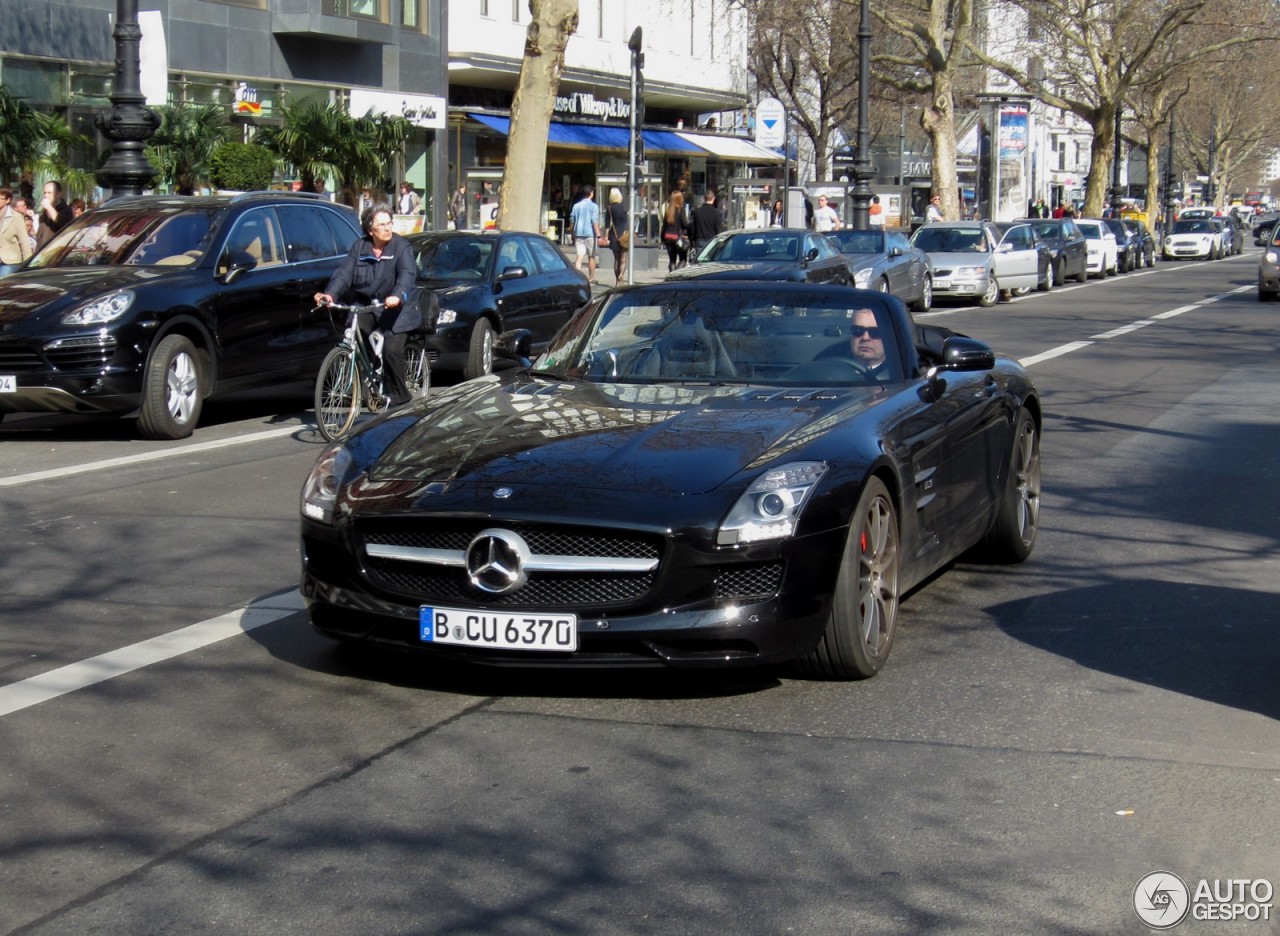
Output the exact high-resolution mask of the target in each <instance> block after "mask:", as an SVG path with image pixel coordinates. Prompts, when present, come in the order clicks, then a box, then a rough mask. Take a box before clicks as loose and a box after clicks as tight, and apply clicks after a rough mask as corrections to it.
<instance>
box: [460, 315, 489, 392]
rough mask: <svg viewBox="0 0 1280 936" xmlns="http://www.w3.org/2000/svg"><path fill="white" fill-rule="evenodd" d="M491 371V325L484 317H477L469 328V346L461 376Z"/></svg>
mask: <svg viewBox="0 0 1280 936" xmlns="http://www.w3.org/2000/svg"><path fill="white" fill-rule="evenodd" d="M491 373H493V326H492V325H490V324H489V320H488V319H486V318H482V319H477V320H476V326H475V328H473V329H472V330H471V346H470V348H469V349H468V352H467V365H466V367H464V368H463V370H462V376H463V377H465V378H466V379H467V380H470V379H471V378H473V377H483V376H484V375H485V374H491Z"/></svg>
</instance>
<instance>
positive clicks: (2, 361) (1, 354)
mask: <svg viewBox="0 0 1280 936" xmlns="http://www.w3.org/2000/svg"><path fill="white" fill-rule="evenodd" d="M44 366H45V365H44V361H42V360H41V359H40V355H38V354H36V353H35V352H34V351H30V350H28V349H27V348H4V347H0V371H4V372H5V373H13V372H14V371H32V370H39V369H40V368H42V367H44Z"/></svg>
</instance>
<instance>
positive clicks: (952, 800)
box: [0, 254, 1280, 936]
mask: <svg viewBox="0 0 1280 936" xmlns="http://www.w3.org/2000/svg"><path fill="white" fill-rule="evenodd" d="M1255 279H1256V255H1254V256H1251V255H1250V254H1246V256H1245V257H1243V258H1234V259H1227V260H1223V261H1218V262H1214V263H1184V264H1161V265H1159V266H1158V267H1157V269H1155V270H1154V271H1148V272H1142V273H1137V274H1129V275H1127V276H1123V277H1119V278H1117V279H1111V280H1107V281H1091V282H1090V283H1088V284H1086V285H1083V286H1073V287H1069V288H1066V289H1061V290H1054V291H1053V292H1052V293H1049V294H1040V295H1033V296H1030V297H1027V298H1026V299H1025V300H1020V301H1016V302H1013V303H1009V304H1003V303H1002V304H1000V305H999V306H997V307H995V308H993V309H989V310H982V309H975V308H956V309H940V310H937V311H935V312H934V313H930V315H929V317H928V319H927V320H929V321H934V322H938V323H942V324H946V325H949V326H951V327H953V328H956V329H958V330H961V331H965V332H968V333H970V334H973V335H975V336H977V337H981V338H984V339H986V340H988V341H990V342H991V343H992V344H994V345H996V346H997V347H998V348H1000V349H1002V350H1004V351H1007V352H1009V353H1011V354H1012V355H1014V356H1016V357H1018V358H1020V359H1023V360H1024V361H1027V362H1029V363H1030V372H1031V373H1032V375H1033V376H1034V378H1035V379H1036V381H1037V382H1038V384H1039V386H1040V388H1041V390H1042V392H1043V397H1044V404H1045V410H1046V428H1045V436H1044V446H1043V453H1044V497H1043V514H1042V527H1041V532H1040V540H1039V544H1038V546H1037V550H1036V553H1035V554H1034V555H1033V557H1032V559H1031V560H1030V561H1029V562H1028V563H1026V564H1025V565H1022V566H1019V567H1016V568H994V569H993V568H989V567H982V566H971V565H964V564H960V565H956V566H954V567H953V568H951V569H949V570H948V571H946V572H945V573H944V574H942V575H940V576H939V577H937V578H936V579H934V580H933V581H931V582H930V583H928V584H927V585H926V586H925V587H923V588H921V589H920V590H919V591H918V592H916V593H915V594H914V595H912V596H911V597H910V598H909V599H908V600H907V601H906V602H905V603H904V605H903V607H902V619H901V624H900V629H899V633H898V638H897V642H896V644H895V647H894V651H893V657H892V659H891V660H890V661H889V663H888V665H887V667H886V668H885V670H884V671H883V672H882V673H881V674H880V675H879V676H877V677H876V678H875V679H873V680H870V681H867V682H862V683H823V682H815V681H806V680H799V679H795V678H791V677H789V676H787V675H785V674H783V673H779V672H774V671H765V672H738V673H728V674H723V673H720V674H717V673H702V674H671V673H665V672H661V671H646V672H640V673H629V674H621V675H620V674H617V673H609V674H607V675H598V674H593V673H573V672H569V673H546V672H536V673H530V674H522V673H512V672H507V671H498V672H488V671H472V670H446V669H442V668H440V667H438V666H434V665H431V664H429V663H424V662H422V661H419V660H413V659H402V658H399V657H385V656H379V655H367V654H354V655H353V654H351V653H349V652H348V651H344V650H342V649H340V648H337V647H335V646H334V645H332V644H330V643H329V642H327V641H326V640H324V639H322V638H320V637H318V636H315V635H314V634H312V632H311V631H310V629H309V627H308V626H307V624H306V622H305V617H304V615H302V614H300V613H298V612H297V610H296V609H297V607H298V603H297V599H296V594H294V593H293V589H294V587H295V585H296V581H297V563H298V559H297V545H296V532H297V520H296V515H297V498H298V490H299V487H300V485H301V481H302V478H303V476H304V475H305V473H306V471H307V469H308V468H309V467H310V464H311V462H312V461H313V460H314V458H315V455H316V454H317V452H318V450H319V444H318V440H317V438H316V437H315V435H314V433H313V432H312V430H311V429H310V428H309V426H308V422H307V420H308V414H307V412H306V410H305V407H306V406H307V405H308V391H307V389H306V388H302V389H301V391H300V392H291V391H289V390H285V391H282V392H281V393H280V394H279V395H278V396H277V397H276V398H275V399H272V400H268V401H256V402H247V403H241V404H236V405H225V404H224V405H221V406H216V407H210V408H209V410H207V415H208V419H209V423H208V424H207V425H206V426H204V427H202V428H201V429H200V430H199V431H198V432H197V434H196V436H195V438H194V439H193V440H191V441H190V442H189V443H152V442H142V441H138V440H136V439H135V438H134V437H133V435H132V433H131V430H130V427H129V425H128V424H127V423H115V422H110V423H102V422H91V421H82V420H76V419H69V418H59V419H49V418H39V419H32V418H23V419H15V418H12V417H11V418H9V419H7V420H5V421H4V422H3V423H0V531H2V533H3V537H2V539H0V932H4V933H10V932H22V933H39V934H64V933H65V934H84V933H111V934H115V933H119V934H150V933H179V932H181V933H195V932H210V933H237V934H238V933H246V934H248V933H252V934H259V933H260V934H277V933H306V934H308V936H321V934H330V933H332V934H346V933H422V934H446V933H447V934H472V933H474V934H495V933H502V934H507V933H512V934H537V933H558V934H563V933H570V934H572V933H582V934H599V933H625V934H633V933H662V934H682V933H699V934H705V933H733V934H782V933H797V934H849V933H867V934H917V933H937V934H991V933H996V932H1010V933H1037V934H1039V933H1044V934H1066V933H1096V934H1116V933H1143V932H1149V930H1148V929H1147V928H1146V927H1145V926H1144V925H1143V923H1142V922H1141V921H1140V920H1139V919H1138V918H1137V915H1136V914H1135V912H1134V909H1133V899H1134V889H1135V886H1136V885H1137V883H1138V881H1139V879H1140V878H1142V877H1143V876H1144V875H1146V874H1148V873H1149V872H1152V871H1156V870H1166V871H1171V872H1174V873H1177V874H1178V875H1180V876H1181V877H1182V878H1183V879H1184V880H1185V881H1187V882H1188V884H1190V885H1191V887H1192V888H1194V887H1195V886H1196V884H1197V883H1198V882H1199V881H1200V880H1201V879H1207V880H1208V881H1209V882H1210V883H1211V884H1212V882H1214V881H1215V880H1222V881H1225V880H1226V879H1246V880H1252V879H1260V878H1265V879H1268V880H1269V881H1270V882H1271V883H1272V884H1276V885H1280V841H1278V839H1280V806H1277V803H1280V678H1278V676H1277V674H1278V672H1280V666H1278V665H1277V664H1278V663H1280V641H1278V640H1277V636H1278V630H1280V537H1278V535H1277V530H1278V529H1280V523H1278V521H1280V495H1278V494H1277V487H1276V484H1275V479H1276V477H1277V474H1278V473H1280V472H1278V471H1277V469H1278V468H1280V464H1278V457H1277V452H1278V451H1280V446H1278V445H1277V442H1278V441H1280V439H1278V436H1280V380H1278V379H1277V351H1278V350H1280V344H1278V341H1280V336H1278V329H1277V322H1278V321H1280V307H1277V306H1275V305H1273V304H1262V303H1259V302H1258V301H1257V299H1256V295H1255V291H1254V288H1253V287H1254V284H1255ZM246 608H248V610H243V609H246ZM1276 909H1277V908H1276V907H1275V906H1274V901H1273V906H1272V908H1271V910H1272V911H1273V912H1272V913H1271V916H1272V919H1271V920H1268V921H1261V920H1259V921H1245V920H1236V921H1233V922H1211V921H1206V920H1200V919H1193V918H1190V917H1189V918H1188V919H1187V920H1186V921H1185V922H1183V923H1182V924H1181V925H1180V926H1179V927H1178V932H1186V933H1191V934H1196V933H1218V932H1221V933H1238V934H1256V933H1276V932H1280V924H1277V923H1276V922H1275V919H1274V917H1275V913H1274V911H1275V910H1276Z"/></svg>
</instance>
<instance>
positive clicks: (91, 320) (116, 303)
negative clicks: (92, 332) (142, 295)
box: [62, 289, 133, 325]
mask: <svg viewBox="0 0 1280 936" xmlns="http://www.w3.org/2000/svg"><path fill="white" fill-rule="evenodd" d="M131 305H133V291H132V290H129V289H121V290H119V291H117V292H113V293H111V294H110V295H106V296H103V297H102V298H101V299H95V300H94V301H93V302H91V303H89V304H88V305H83V306H81V307H80V308H78V309H75V310H74V311H71V312H68V313H67V314H66V315H64V316H62V324H63V325H105V324H106V323H107V322H114V321H115V320H116V319H118V318H119V317H120V316H122V315H124V314H125V313H126V312H128V311H129V306H131Z"/></svg>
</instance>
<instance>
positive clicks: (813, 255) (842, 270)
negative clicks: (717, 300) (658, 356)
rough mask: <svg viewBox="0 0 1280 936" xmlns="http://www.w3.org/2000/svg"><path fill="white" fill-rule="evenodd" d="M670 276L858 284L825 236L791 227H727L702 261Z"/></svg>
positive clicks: (710, 246)
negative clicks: (732, 229) (735, 228)
mask: <svg viewBox="0 0 1280 936" xmlns="http://www.w3.org/2000/svg"><path fill="white" fill-rule="evenodd" d="M667 279H668V280H680V281H686V280H705V279H716V280H785V281H788V282H793V283H843V284H845V285H850V284H852V283H853V273H852V272H851V271H850V269H849V264H848V263H846V262H845V257H844V255H843V254H842V253H840V251H839V250H838V249H837V248H836V246H835V245H834V244H833V243H832V242H831V240H830V239H829V238H828V237H827V236H826V235H825V234H817V233H814V232H813V231H806V230H800V229H792V228H763V229H760V230H750V231H726V232H725V233H723V234H720V235H718V236H717V237H716V238H715V240H713V241H712V242H711V243H709V244H707V246H706V247H704V248H702V251H701V253H699V254H698V257H697V262H696V263H690V264H689V265H688V266H686V267H683V268H682V269H679V270H676V271H674V272H672V273H669V274H667Z"/></svg>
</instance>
